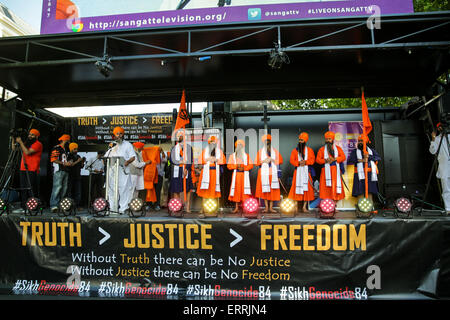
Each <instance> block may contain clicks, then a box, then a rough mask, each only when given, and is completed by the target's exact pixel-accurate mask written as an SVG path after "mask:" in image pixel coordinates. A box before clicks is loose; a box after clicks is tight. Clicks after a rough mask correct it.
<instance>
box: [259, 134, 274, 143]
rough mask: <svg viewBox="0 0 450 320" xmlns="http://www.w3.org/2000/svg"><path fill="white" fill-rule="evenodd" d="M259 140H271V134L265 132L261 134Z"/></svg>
mask: <svg viewBox="0 0 450 320" xmlns="http://www.w3.org/2000/svg"><path fill="white" fill-rule="evenodd" d="M261 140H262V141H263V142H264V141H266V140H270V141H272V136H271V135H270V134H265V135H263V136H262V138H261Z"/></svg>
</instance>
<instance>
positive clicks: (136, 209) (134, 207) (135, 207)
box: [128, 198, 144, 217]
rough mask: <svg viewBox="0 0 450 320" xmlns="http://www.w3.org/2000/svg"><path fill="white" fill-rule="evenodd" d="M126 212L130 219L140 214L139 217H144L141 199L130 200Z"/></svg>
mask: <svg viewBox="0 0 450 320" xmlns="http://www.w3.org/2000/svg"><path fill="white" fill-rule="evenodd" d="M128 210H129V213H130V216H132V217H136V213H141V216H144V200H142V199H141V198H134V199H132V200H131V202H130V203H129V204H128Z"/></svg>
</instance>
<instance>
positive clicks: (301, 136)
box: [298, 132, 309, 143]
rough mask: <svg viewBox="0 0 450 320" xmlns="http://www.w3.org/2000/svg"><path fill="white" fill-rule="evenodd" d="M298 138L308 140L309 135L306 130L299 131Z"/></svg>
mask: <svg viewBox="0 0 450 320" xmlns="http://www.w3.org/2000/svg"><path fill="white" fill-rule="evenodd" d="M298 139H299V140H300V139H302V140H303V141H305V143H306V142H308V140H309V135H308V134H307V133H306V132H302V133H300V135H299V136H298Z"/></svg>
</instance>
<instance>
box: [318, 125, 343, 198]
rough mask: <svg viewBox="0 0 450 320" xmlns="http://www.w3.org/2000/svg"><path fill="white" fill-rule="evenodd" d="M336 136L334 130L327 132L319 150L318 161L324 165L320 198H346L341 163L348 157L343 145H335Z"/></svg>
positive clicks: (321, 175)
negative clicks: (342, 147) (323, 143)
mask: <svg viewBox="0 0 450 320" xmlns="http://www.w3.org/2000/svg"><path fill="white" fill-rule="evenodd" d="M334 137H335V134H334V132H331V131H328V132H326V133H325V146H323V147H321V148H320V149H319V151H318V152H317V157H316V162H317V163H318V164H320V165H322V166H323V167H322V170H321V173H320V192H319V195H320V199H332V200H334V201H335V202H337V201H339V200H342V199H344V198H345V192H344V183H343V181H342V177H341V170H340V165H339V164H340V163H342V162H344V161H345V159H346V157H345V153H344V151H343V150H342V149H341V147H339V146H337V145H335V143H334Z"/></svg>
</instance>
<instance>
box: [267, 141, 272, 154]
mask: <svg viewBox="0 0 450 320" xmlns="http://www.w3.org/2000/svg"><path fill="white" fill-rule="evenodd" d="M271 150H272V144H270V143H267V144H266V153H267V154H270V152H271Z"/></svg>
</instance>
